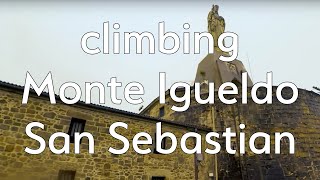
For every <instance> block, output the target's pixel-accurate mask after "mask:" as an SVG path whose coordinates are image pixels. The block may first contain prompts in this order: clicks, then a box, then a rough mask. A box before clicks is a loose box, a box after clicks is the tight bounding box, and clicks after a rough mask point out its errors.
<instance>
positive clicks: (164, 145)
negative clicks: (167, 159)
mask: <svg viewBox="0 0 320 180" xmlns="http://www.w3.org/2000/svg"><path fill="white" fill-rule="evenodd" d="M166 141H167V137H164V138H162V141H161V149H166ZM153 153H155V154H160V153H159V152H158V151H157V138H156V133H155V134H154V150H153Z"/></svg>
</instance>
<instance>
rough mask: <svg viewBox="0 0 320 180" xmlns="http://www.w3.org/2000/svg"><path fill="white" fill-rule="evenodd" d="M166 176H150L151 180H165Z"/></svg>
mask: <svg viewBox="0 0 320 180" xmlns="http://www.w3.org/2000/svg"><path fill="white" fill-rule="evenodd" d="M165 179H166V177H164V176H152V178H151V180H165Z"/></svg>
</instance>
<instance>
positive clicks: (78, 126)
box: [68, 118, 86, 143]
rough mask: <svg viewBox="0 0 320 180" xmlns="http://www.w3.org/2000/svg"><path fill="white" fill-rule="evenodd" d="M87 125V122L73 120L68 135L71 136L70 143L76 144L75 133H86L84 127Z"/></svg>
mask: <svg viewBox="0 0 320 180" xmlns="http://www.w3.org/2000/svg"><path fill="white" fill-rule="evenodd" d="M85 124H86V121H85V120H82V119H77V118H72V119H71V123H70V127H69V131H68V134H69V136H70V142H71V143H74V133H76V132H78V133H82V132H83V131H84V126H85Z"/></svg>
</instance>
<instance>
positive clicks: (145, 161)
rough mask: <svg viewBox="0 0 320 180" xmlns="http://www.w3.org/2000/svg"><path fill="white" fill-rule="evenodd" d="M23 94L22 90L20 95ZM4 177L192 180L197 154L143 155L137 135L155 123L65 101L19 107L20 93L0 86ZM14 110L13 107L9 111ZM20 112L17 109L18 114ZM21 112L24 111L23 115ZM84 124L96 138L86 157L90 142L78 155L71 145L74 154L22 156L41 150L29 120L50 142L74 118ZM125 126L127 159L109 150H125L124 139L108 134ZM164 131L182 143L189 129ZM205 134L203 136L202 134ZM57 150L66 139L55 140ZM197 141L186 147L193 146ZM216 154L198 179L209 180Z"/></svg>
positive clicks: (0, 159) (0, 146)
mask: <svg viewBox="0 0 320 180" xmlns="http://www.w3.org/2000/svg"><path fill="white" fill-rule="evenodd" d="M21 93H22V92H21ZM0 102H3V103H2V104H1V110H0V119H1V120H4V121H1V123H0V152H1V153H0V175H1V177H0V179H4V180H7V179H8V180H12V179H16V180H18V179H19V180H20V179H23V180H24V179H26V180H44V179H46V180H47V179H57V178H58V173H59V170H72V171H76V179H77V180H78V179H101V180H102V179H104V180H107V179H108V180H112V179H115V180H118V179H124V180H128V179H134V180H136V179H145V180H149V179H151V177H152V176H165V177H166V180H174V179H186V180H188V179H189V180H192V179H194V175H195V167H194V155H188V154H185V153H184V152H182V150H181V149H180V147H179V145H178V148H177V150H176V151H175V152H174V153H172V154H170V155H162V154H153V153H151V154H149V155H139V154H137V153H136V152H135V151H134V150H133V148H132V139H133V136H134V135H135V134H137V133H139V132H147V133H149V134H150V135H153V134H154V133H155V127H156V126H155V125H156V121H151V120H150V121H149V120H147V119H142V118H141V119H139V118H137V117H134V118H133V117H131V116H128V115H126V116H125V115H123V114H121V115H120V114H117V113H111V112H104V111H101V110H96V109H93V108H92V109H90V108H87V107H86V108H82V107H81V106H68V105H64V104H62V103H57V104H55V105H51V104H50V103H49V100H48V99H46V98H41V97H36V96H30V97H29V102H28V104H27V105H21V95H19V94H17V93H12V91H7V90H6V89H2V88H1V87H0ZM9 106H10V108H9ZM17 109H18V110H17ZM19 109H25V110H23V111H21V110H19ZM72 117H75V118H81V119H84V120H86V125H85V131H86V132H90V133H91V134H93V135H94V139H95V153H94V154H89V153H88V140H86V139H83V141H82V144H81V147H80V152H81V153H80V154H77V155H75V154H74V144H71V145H70V151H71V153H70V154H61V155H55V154H53V153H52V152H50V151H49V149H48V147H47V148H46V150H45V151H44V152H43V153H41V154H39V155H30V154H27V153H26V152H24V149H25V147H29V148H32V149H37V148H39V143H38V142H37V141H35V140H33V139H31V138H29V137H28V136H27V135H26V134H25V127H26V126H27V124H28V123H30V122H34V121H37V122H41V123H43V124H44V125H45V129H44V130H41V129H40V128H34V129H33V130H32V132H34V133H35V134H37V135H39V136H42V137H43V138H44V139H45V141H46V143H48V139H49V137H50V135H52V134H53V133H56V132H65V133H66V132H68V129H69V126H70V122H71V118H72ZM118 121H121V122H125V123H127V124H128V126H129V127H128V130H125V129H123V128H119V130H117V132H118V133H121V134H122V135H123V136H125V137H127V138H128V139H129V141H130V144H131V147H130V149H129V151H128V152H127V153H126V154H124V155H112V154H111V153H109V152H108V148H109V147H111V146H112V147H114V148H116V147H120V148H121V147H122V146H123V144H122V143H121V141H119V140H117V139H115V138H113V137H112V136H111V135H110V134H109V127H110V125H111V124H113V123H115V122H118ZM162 126H163V127H162V130H163V132H164V131H169V132H173V133H174V134H175V135H176V136H177V138H178V139H180V138H181V136H182V135H183V134H184V133H186V132H188V131H189V130H188V129H186V128H185V127H182V126H178V125H166V124H165V123H164V124H162ZM200 133H203V134H204V133H205V132H200ZM56 144H57V145H56V147H61V146H62V144H63V141H62V140H61V139H58V140H56ZM192 146H193V143H192V142H191V143H188V147H192ZM146 147H150V148H151V149H153V145H143V146H141V148H146ZM212 157H213V155H204V159H205V161H203V164H202V165H199V172H201V173H202V172H205V173H202V174H205V175H203V176H200V179H208V173H209V172H212V169H213V162H212V159H213V158H212Z"/></svg>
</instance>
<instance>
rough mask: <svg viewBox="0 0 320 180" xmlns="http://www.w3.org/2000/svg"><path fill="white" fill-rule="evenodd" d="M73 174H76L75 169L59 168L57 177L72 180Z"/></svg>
mask: <svg viewBox="0 0 320 180" xmlns="http://www.w3.org/2000/svg"><path fill="white" fill-rule="evenodd" d="M75 176H76V171H66V170H60V171H59V177H58V179H59V180H74V177H75Z"/></svg>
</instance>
